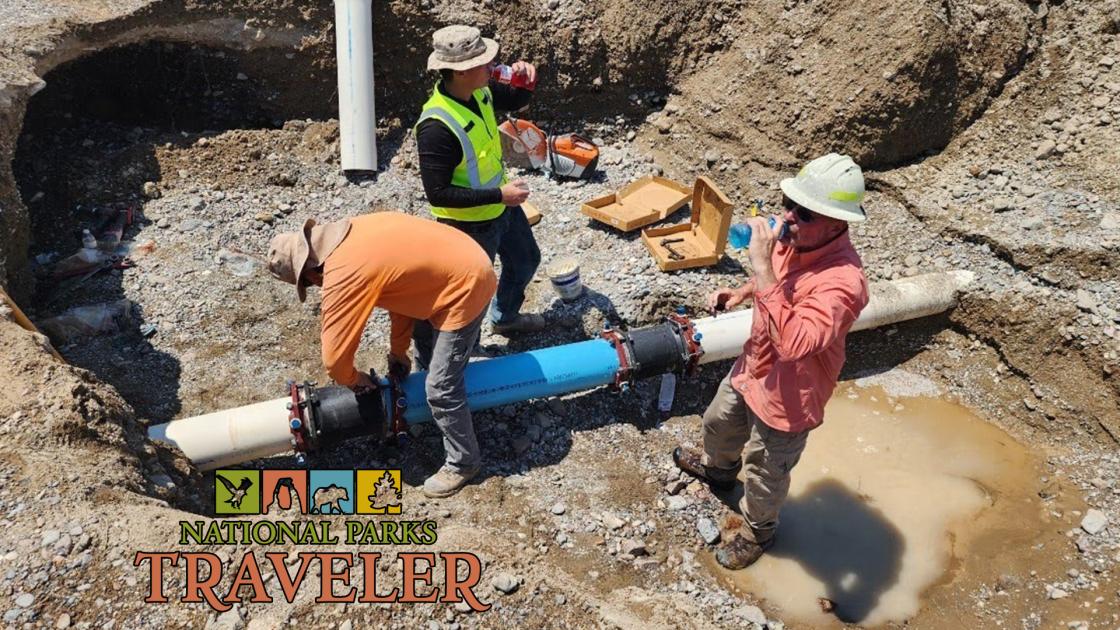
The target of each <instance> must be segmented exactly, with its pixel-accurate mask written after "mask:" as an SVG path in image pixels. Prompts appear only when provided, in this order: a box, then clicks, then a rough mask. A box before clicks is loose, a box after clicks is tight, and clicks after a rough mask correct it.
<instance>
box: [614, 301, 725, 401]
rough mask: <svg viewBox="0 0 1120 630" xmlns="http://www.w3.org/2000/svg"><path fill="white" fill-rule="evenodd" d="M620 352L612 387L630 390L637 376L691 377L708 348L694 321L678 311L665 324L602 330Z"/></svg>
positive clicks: (638, 377)
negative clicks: (701, 340) (667, 374)
mask: <svg viewBox="0 0 1120 630" xmlns="http://www.w3.org/2000/svg"><path fill="white" fill-rule="evenodd" d="M600 336H601V337H603V338H604V339H606V340H607V341H608V342H609V343H610V344H611V345H612V346H613V347H614V349H615V351H616V352H618V364H619V369H618V374H616V375H615V380H614V384H613V385H612V388H613V389H614V390H615V391H626V390H627V389H629V388H630V386H631V385H632V384H633V382H634V381H635V380H637V379H642V378H648V377H650V376H658V375H661V374H665V373H666V372H675V373H677V374H682V375H689V376H691V375H692V374H693V373H695V371H696V366H697V365H698V364H699V360H700V356H701V355H703V354H704V350H703V349H702V348H701V347H700V339H699V335H697V333H696V329H695V327H694V326H693V325H692V321H691V320H690V319H689V318H688V317H686V316H685V315H684V314H683V313H679V312H678V313H674V314H672V315H670V316H669V317H668V318H667V321H666V322H665V323H663V324H657V325H655V326H650V327H648V328H640V329H638V330H631V331H620V330H617V329H613V328H610V327H609V326H608V327H607V328H606V329H605V330H603V332H602V333H600Z"/></svg>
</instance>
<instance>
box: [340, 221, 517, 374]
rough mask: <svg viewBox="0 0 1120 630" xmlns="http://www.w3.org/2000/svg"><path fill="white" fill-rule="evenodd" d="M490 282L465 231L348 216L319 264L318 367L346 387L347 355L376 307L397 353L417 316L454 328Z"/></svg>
mask: <svg viewBox="0 0 1120 630" xmlns="http://www.w3.org/2000/svg"><path fill="white" fill-rule="evenodd" d="M497 285H498V280H497V278H496V277H495V276H494V269H493V266H492V265H491V264H490V259H489V258H487V257H486V252H484V251H483V250H482V248H481V247H479V245H478V243H475V242H474V239H472V238H471V237H470V236H469V235H467V234H466V233H464V232H461V231H459V230H457V229H455V228H453V227H450V226H446V225H443V224H441V223H437V222H435V221H430V220H427V219H421V218H418V217H414V216H410V215H407V214H402V213H399V212H378V213H374V214H367V215H363V216H360V217H355V218H353V219H351V220H350V232H349V233H348V234H347V235H346V238H345V239H344V240H343V241H342V243H340V244H339V245H338V247H336V248H335V249H334V251H333V252H331V254H330V255H329V256H328V257H327V260H326V262H325V263H324V264H323V302H322V307H321V310H322V314H323V330H322V342H323V364H324V365H325V366H326V368H327V371H328V372H329V373H330V375H331V378H333V379H334V380H335V381H336V382H338V383H339V384H340V385H346V386H350V385H353V384H354V383H356V382H357V380H358V373H357V371H356V370H355V369H354V354H355V352H357V350H358V343H359V342H360V341H361V338H362V331H363V330H365V327H366V321H367V320H368V319H369V316H370V314H371V313H372V312H373V309H374V308H375V307H380V308H383V309H385V310H387V311H389V315H390V321H391V325H392V327H391V331H390V343H389V350H390V352H392V353H393V354H394V355H396V356H398V357H402V358H404V357H406V356H407V353H408V346H409V344H410V343H411V340H412V327H413V324H414V322H415V321H416V320H428V321H430V322H431V323H432V326H433V327H435V328H436V329H437V330H447V331H452V330H459V329H460V328H462V327H464V326H466V325H467V324H469V323H471V322H473V321H474V319H475V318H476V317H478V316H479V314H481V313H482V312H483V311H484V310H485V309H486V308H487V306H488V305H489V303H490V298H492V297H493V296H494V290H495V288H496V287H497Z"/></svg>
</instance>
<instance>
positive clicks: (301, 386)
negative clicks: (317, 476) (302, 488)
mask: <svg viewBox="0 0 1120 630" xmlns="http://www.w3.org/2000/svg"><path fill="white" fill-rule="evenodd" d="M371 376H373V375H371ZM374 382H375V383H376V382H377V381H376V377H374ZM288 393H289V394H290V395H291V398H292V399H291V401H289V402H288V405H287V407H288V427H289V429H290V430H291V432H292V447H293V448H294V449H295V451H296V452H297V453H308V452H311V451H314V450H316V449H319V448H322V447H326V446H332V445H334V444H337V443H339V442H342V441H343V440H348V439H350V438H354V437H359V436H363V435H372V436H375V437H377V438H379V439H384V438H385V437H386V435H387V434H388V426H387V423H386V418H385V404H384V401H383V400H382V397H381V388H379V387H376V388H374V389H373V390H372V391H370V392H367V393H363V394H361V395H357V394H355V393H354V392H353V391H352V390H351V389H350V388H349V387H341V386H338V385H332V386H330V387H315V383H312V382H306V381H305V382H304V383H296V382H294V381H289V382H288Z"/></svg>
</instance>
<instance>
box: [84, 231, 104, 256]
mask: <svg viewBox="0 0 1120 630" xmlns="http://www.w3.org/2000/svg"><path fill="white" fill-rule="evenodd" d="M78 257H79V258H81V259H82V260H84V261H85V262H97V261H98V260H99V259H100V258H101V255H100V253H99V252H98V251H97V239H96V238H95V237H94V236H93V234H90V232H89V230H82V251H80V252H78Z"/></svg>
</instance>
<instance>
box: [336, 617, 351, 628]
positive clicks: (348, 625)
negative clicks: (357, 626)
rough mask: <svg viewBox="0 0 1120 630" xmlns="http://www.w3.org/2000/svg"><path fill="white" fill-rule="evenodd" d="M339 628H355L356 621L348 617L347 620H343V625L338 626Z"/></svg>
mask: <svg viewBox="0 0 1120 630" xmlns="http://www.w3.org/2000/svg"><path fill="white" fill-rule="evenodd" d="M338 630H354V622H353V621H350V620H349V619H347V620H346V621H343V622H342V625H340V626H339V627H338Z"/></svg>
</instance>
